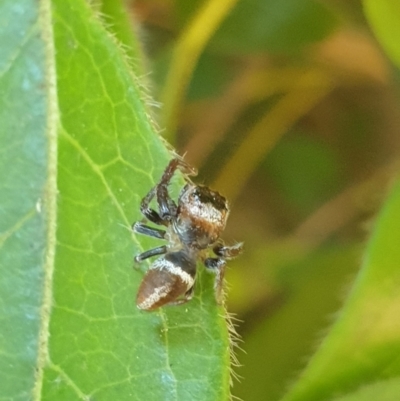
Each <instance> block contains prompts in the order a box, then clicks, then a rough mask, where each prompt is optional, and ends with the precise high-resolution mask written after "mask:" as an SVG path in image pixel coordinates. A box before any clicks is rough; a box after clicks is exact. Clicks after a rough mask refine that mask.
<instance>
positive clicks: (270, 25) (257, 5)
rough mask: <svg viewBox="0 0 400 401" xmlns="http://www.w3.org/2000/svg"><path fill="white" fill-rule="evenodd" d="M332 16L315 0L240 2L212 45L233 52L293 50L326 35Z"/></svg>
mask: <svg viewBox="0 0 400 401" xmlns="http://www.w3.org/2000/svg"><path fill="white" fill-rule="evenodd" d="M335 25H336V18H335V16H334V15H333V14H332V13H331V12H330V11H329V10H328V9H327V8H326V7H325V6H324V5H322V3H320V2H316V1H314V0H303V1H297V0H281V1H275V0H246V1H239V2H238V4H237V6H236V7H235V8H234V9H233V11H232V13H231V14H230V15H229V16H228V18H227V19H226V20H225V21H223V23H222V24H221V26H220V28H219V30H218V31H217V33H216V35H215V37H214V38H213V41H212V45H213V46H215V47H217V48H219V49H221V50H223V51H225V52H232V53H245V54H248V53H251V52H259V51H269V52H293V51H295V50H298V49H299V48H301V47H304V46H305V45H307V44H309V43H314V42H316V41H318V40H321V39H323V38H325V37H326V36H327V35H328V34H329V33H331V32H332V30H333V28H334V27H335Z"/></svg>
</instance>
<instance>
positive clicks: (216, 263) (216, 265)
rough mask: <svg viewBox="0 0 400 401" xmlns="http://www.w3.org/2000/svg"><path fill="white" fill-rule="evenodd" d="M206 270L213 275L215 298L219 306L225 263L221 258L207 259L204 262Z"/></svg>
mask: <svg viewBox="0 0 400 401" xmlns="http://www.w3.org/2000/svg"><path fill="white" fill-rule="evenodd" d="M204 265H205V266H206V268H207V269H209V270H212V271H213V272H214V273H215V281H214V290H215V297H216V299H217V302H218V303H219V304H221V303H222V301H223V299H222V289H223V285H224V276H225V266H226V261H225V260H224V259H222V258H207V259H205V260H204Z"/></svg>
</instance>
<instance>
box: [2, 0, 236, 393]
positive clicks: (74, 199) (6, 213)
mask: <svg viewBox="0 0 400 401" xmlns="http://www.w3.org/2000/svg"><path fill="white" fill-rule="evenodd" d="M0 11H1V12H0V18H1V22H2V23H1V24H0V27H1V28H0V40H1V43H2V46H0V49H1V50H0V51H1V54H2V56H3V57H1V58H0V66H1V71H2V75H1V77H0V90H1V93H2V96H1V100H0V101H1V102H2V108H1V121H0V127H2V128H1V131H0V132H1V138H0V139H1V142H2V147H1V149H2V156H4V157H2V158H1V164H0V174H1V181H0V185H1V192H0V193H1V207H0V213H1V219H0V221H1V234H0V235H1V237H0V245H1V252H0V266H1V272H2V274H1V275H0V297H1V298H0V301H1V302H0V307H1V312H2V313H1V315H0V316H1V320H2V321H1V326H0V341H1V342H0V351H1V353H2V354H1V358H0V361H1V362H0V379H1V383H2V385H1V389H2V390H1V393H2V396H3V397H4V398H8V399H13V400H26V399H31V398H33V399H35V400H38V399H48V400H55V399H56V400H61V401H62V400H76V399H96V400H97V401H100V400H110V399H118V400H125V399H129V400H131V399H135V400H146V401H149V400H150V401H151V400H157V401H158V400H161V399H162V400H180V399H181V400H187V399H189V398H190V399H192V400H216V399H220V400H225V399H227V398H228V395H229V343H228V335H227V327H226V323H225V320H224V318H223V317H222V314H223V310H222V309H221V308H220V307H218V306H217V305H216V304H215V300H214V294H213V285H212V281H213V276H212V275H208V274H206V273H203V271H202V272H201V274H200V277H199V283H198V286H197V289H196V297H195V298H194V300H193V301H192V302H190V303H189V304H187V305H185V306H182V307H180V308H165V309H163V310H159V311H158V312H155V313H145V312H141V311H139V310H137V308H136V307H135V304H134V296H135V293H136V290H137V287H138V285H139V282H140V281H141V278H142V273H141V272H140V271H135V270H133V269H132V265H133V254H135V253H138V252H139V251H141V250H143V249H144V248H147V247H148V246H150V245H151V244H154V243H155V241H151V240H146V239H142V238H138V237H133V236H132V235H131V234H130V232H129V231H130V224H131V223H132V222H133V221H135V220H137V219H139V218H141V216H140V213H139V202H140V199H141V197H142V196H143V195H145V194H146V192H147V191H148V190H149V189H150V187H151V186H152V185H153V184H154V183H155V181H156V180H157V179H158V177H159V176H160V174H161V172H162V170H163V169H164V167H165V165H166V163H167V161H168V160H169V158H170V157H171V156H170V153H169V152H168V151H167V149H166V148H165V145H164V143H163V142H162V141H161V140H160V138H159V137H158V136H157V135H155V134H154V128H153V127H152V125H151V121H149V118H148V115H147V114H146V107H145V105H144V104H143V101H142V93H141V92H140V89H139V87H138V83H137V80H136V79H135V78H134V77H133V74H132V72H131V71H130V69H129V67H128V63H127V62H126V60H125V58H124V56H123V53H122V52H121V50H120V49H119V48H118V47H117V46H116V44H115V41H114V40H113V38H112V37H111V36H110V35H109V34H108V33H107V32H106V30H105V29H104V28H103V26H102V25H101V23H100V21H98V20H97V19H96V18H95V16H94V15H93V12H92V10H91V9H90V7H89V6H88V4H87V3H86V2H85V1H83V0H67V1H66V0H54V1H53V2H52V3H50V2H49V1H45V0H43V1H42V2H41V3H38V2H36V1H33V0H32V1H30V2H27V1H26V0H24V1H22V0H20V1H15V0H13V1H8V2H3V3H2V5H1V6H0ZM10 21H12V24H11V23H10ZM3 44H4V46H3ZM53 46H54V47H55V49H54V47H53ZM57 147H58V148H57ZM56 181H57V183H56ZM180 181H181V180H180ZM181 182H182V181H181ZM176 189H177V186H175V190H176ZM199 366H201V369H198V367H199ZM188 394H190V396H188Z"/></svg>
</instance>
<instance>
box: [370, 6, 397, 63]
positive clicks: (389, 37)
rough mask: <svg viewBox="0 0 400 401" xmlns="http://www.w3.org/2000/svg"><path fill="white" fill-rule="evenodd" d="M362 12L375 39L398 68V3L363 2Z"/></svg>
mask: <svg viewBox="0 0 400 401" xmlns="http://www.w3.org/2000/svg"><path fill="white" fill-rule="evenodd" d="M363 5H364V12H365V16H366V17H367V19H368V22H369V24H370V25H371V28H372V30H373V31H374V33H375V35H376V37H377V39H378V40H379V42H380V43H381V45H382V46H383V48H384V49H385V51H386V53H387V54H388V56H389V57H390V58H391V59H392V61H393V62H394V63H395V64H396V65H397V67H400V44H399V38H400V24H399V19H400V3H399V2H398V1H397V0H380V1H376V0H364V1H363Z"/></svg>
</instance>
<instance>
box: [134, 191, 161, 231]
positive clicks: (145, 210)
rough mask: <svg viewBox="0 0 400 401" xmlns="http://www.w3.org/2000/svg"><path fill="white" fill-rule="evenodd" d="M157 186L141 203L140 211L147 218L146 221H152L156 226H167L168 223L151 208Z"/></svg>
mask: <svg viewBox="0 0 400 401" xmlns="http://www.w3.org/2000/svg"><path fill="white" fill-rule="evenodd" d="M156 190H157V186H155V187H153V188H151V189H150V191H149V193H148V194H147V195H146V196H145V197H144V198H143V199H142V201H141V202H140V211H141V212H142V214H143V215H144V216H145V217H146V219H148V220H150V221H151V222H152V223H154V224H158V225H160V226H161V225H163V226H167V225H168V221H167V220H164V219H163V218H161V216H160V215H159V214H158V213H157V212H156V211H155V210H154V209H151V208H150V207H149V205H150V202H151V201H152V199H153V198H154V196H155V195H156Z"/></svg>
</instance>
